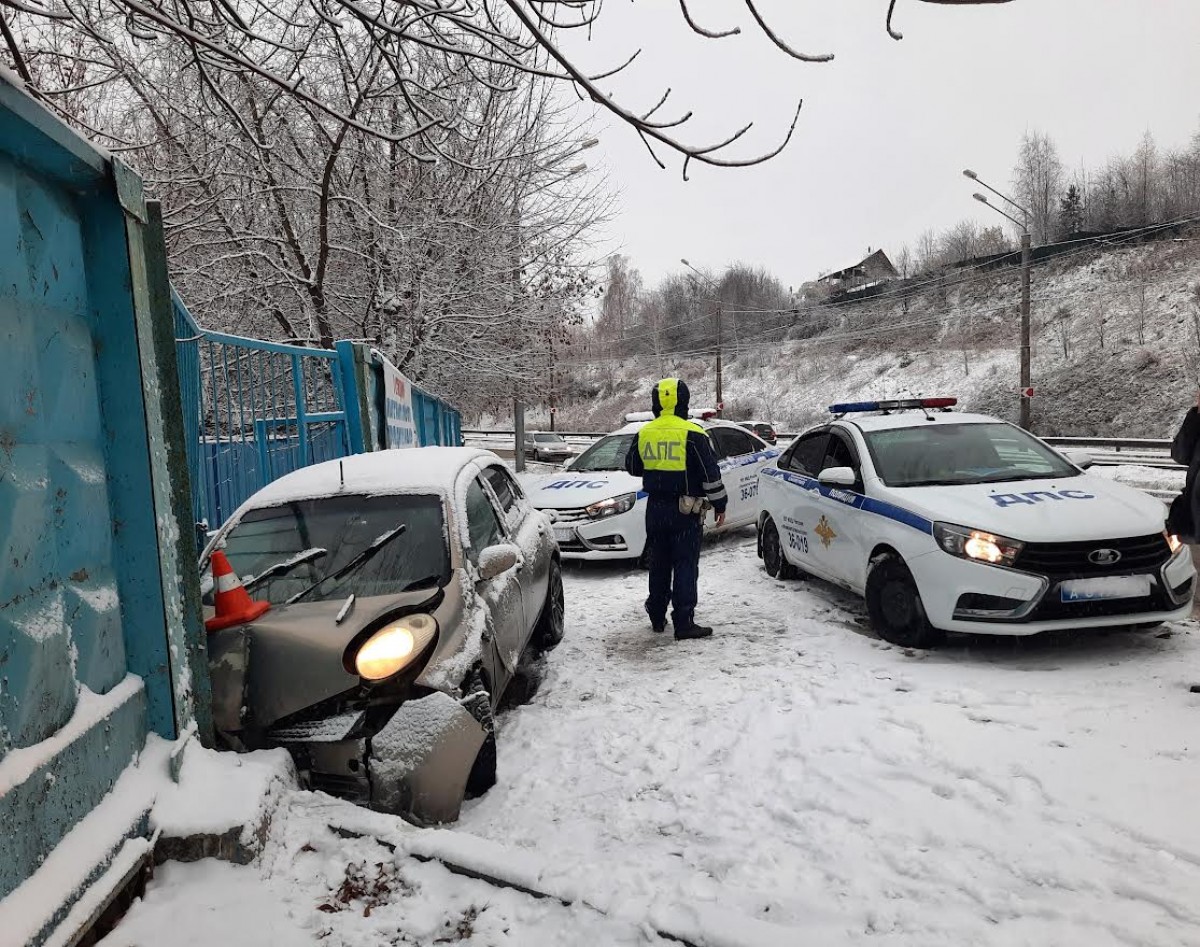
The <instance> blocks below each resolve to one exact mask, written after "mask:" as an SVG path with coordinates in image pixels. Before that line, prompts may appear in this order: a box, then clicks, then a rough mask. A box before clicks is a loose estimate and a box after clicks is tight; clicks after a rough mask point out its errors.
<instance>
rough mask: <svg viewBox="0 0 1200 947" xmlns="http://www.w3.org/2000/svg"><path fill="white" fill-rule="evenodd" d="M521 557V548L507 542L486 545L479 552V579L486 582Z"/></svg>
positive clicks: (504, 570) (502, 572) (501, 573)
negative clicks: (485, 547)
mask: <svg viewBox="0 0 1200 947" xmlns="http://www.w3.org/2000/svg"><path fill="white" fill-rule="evenodd" d="M520 558H521V550H519V549H518V548H517V547H516V546H513V545H510V544H509V543H499V544H497V545H495V546H488V547H487V549H485V550H484V551H483V552H481V553H480V554H479V580H480V581H481V582H487V581H488V580H489V579H494V578H496V576H498V575H503V574H504V573H505V572H507V571H508V570H509V569H511V568H513V567H514V566H515V565H516V564H517V562H518V561H520Z"/></svg>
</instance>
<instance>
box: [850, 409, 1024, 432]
mask: <svg viewBox="0 0 1200 947" xmlns="http://www.w3.org/2000/svg"><path fill="white" fill-rule="evenodd" d="M931 419H932V420H931ZM840 420H841V422H842V423H843V424H852V425H854V426H855V427H857V428H859V430H862V431H894V430H896V429H897V428H904V427H929V426H930V425H931V424H1003V423H1004V422H1003V421H1001V420H1000V419H999V418H993V417H991V416H990V415H987V414H958V413H957V412H954V411H932V412H930V413H929V414H926V413H925V412H924V411H920V410H916V409H911V410H904V411H894V412H892V413H891V414H848V415H846V416H845V417H844V418H841V419H840Z"/></svg>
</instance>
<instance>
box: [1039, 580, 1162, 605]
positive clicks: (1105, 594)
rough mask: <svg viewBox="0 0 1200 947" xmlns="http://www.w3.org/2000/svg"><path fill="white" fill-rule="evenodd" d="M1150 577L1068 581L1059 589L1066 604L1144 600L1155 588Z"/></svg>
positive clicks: (1060, 595)
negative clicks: (1110, 600) (1132, 599)
mask: <svg viewBox="0 0 1200 947" xmlns="http://www.w3.org/2000/svg"><path fill="white" fill-rule="evenodd" d="M1151 583H1152V580H1151V578H1150V576H1148V575H1114V576H1105V577H1103V578H1096V579H1068V580H1067V581H1066V582H1063V583H1062V584H1061V585H1060V586H1059V587H1058V594H1059V597H1060V598H1061V600H1062V601H1064V602H1101V601H1105V600H1106V599H1114V598H1143V597H1144V596H1147V595H1149V594H1150V592H1151V590H1152V588H1153V586H1152V584H1151Z"/></svg>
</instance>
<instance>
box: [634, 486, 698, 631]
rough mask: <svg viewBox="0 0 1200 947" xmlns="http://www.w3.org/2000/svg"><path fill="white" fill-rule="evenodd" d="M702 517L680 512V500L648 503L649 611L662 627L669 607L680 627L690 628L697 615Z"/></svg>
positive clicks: (656, 499)
mask: <svg viewBox="0 0 1200 947" xmlns="http://www.w3.org/2000/svg"><path fill="white" fill-rule="evenodd" d="M702 532H703V528H702V526H701V520H700V517H699V516H694V515H693V516H688V515H686V514H684V513H680V512H679V498H678V497H654V496H652V497H650V499H649V500H648V501H647V502H646V543H647V546H648V550H649V555H648V556H647V559H648V560H649V563H650V596H649V597H648V598H647V599H646V612H647V614H649V616H650V620H651V621H652V622H654V623H655V624H659V625H661V624H663V623H664V622H665V621H666V617H667V605H668V604H669V605H671V606H672V612H671V621H672V623H673V624H674V625H675V627H676V628H677V629H678V628H687V627H690V626H691V624H692V622H693V620H694V618H693V616H694V615H695V612H696V598H697V595H698V592H697V591H696V581H697V579H698V578H699V576H700V537H701V534H702Z"/></svg>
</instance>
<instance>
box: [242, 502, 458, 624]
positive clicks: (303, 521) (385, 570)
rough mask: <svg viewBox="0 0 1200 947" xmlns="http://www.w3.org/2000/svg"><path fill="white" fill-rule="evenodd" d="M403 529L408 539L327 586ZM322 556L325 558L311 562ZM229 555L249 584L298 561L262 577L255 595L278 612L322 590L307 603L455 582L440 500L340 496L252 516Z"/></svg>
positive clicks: (399, 539)
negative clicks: (315, 552)
mask: <svg viewBox="0 0 1200 947" xmlns="http://www.w3.org/2000/svg"><path fill="white" fill-rule="evenodd" d="M401 525H403V526H404V527H405V529H404V530H403V532H401V533H400V534H399V535H396V536H395V537H394V538H392V539H390V540H389V541H388V542H387V543H386V544H385V545H381V546H380V548H379V549H378V550H376V552H375V553H374V554H373V555H371V556H369V557H367V558H365V559H363V561H362V562H361V563H360V564H359V565H358V566H356V567H355V568H353V569H350V570H348V571H347V573H346V575H344V576H342V577H340V578H338V579H332V578H331V579H329V581H325V582H322V580H323V579H325V577H326V576H333V574H334V573H336V572H338V571H339V570H341V569H344V568H345V567H346V566H347V565H348V564H350V563H351V562H352V561H353V560H354V559H355V557H357V556H360V554H362V553H363V552H364V550H366V549H367V548H368V547H369V546H370V545H371V544H372V543H373V542H375V541H376V540H378V539H379V538H380V537H382V536H385V535H387V534H388V533H390V532H392V531H394V530H396V529H397V527H399V526H401ZM318 549H324V550H327V553H326V554H325V555H310V556H307V557H306V556H305V553H307V552H310V551H312V550H318ZM224 551H225V554H226V555H227V556H228V557H229V562H230V564H231V565H232V566H233V569H234V572H236V573H237V574H238V575H239V576H242V577H243V578H246V577H249V576H260V575H263V574H264V573H266V572H269V571H270V570H271V568H272V566H275V565H277V564H278V563H281V562H283V563H287V562H292V561H296V560H300V561H298V562H296V564H295V565H293V566H292V567H291V568H287V569H284V570H281V571H277V572H276V573H274V574H271V575H266V576H264V577H263V579H262V581H261V582H260V583H259V584H258V585H257V587H256V588H255V589H254V593H253V594H254V597H255V598H260V599H265V600H267V601H269V602H271V603H272V604H275V605H282V604H283V603H284V602H286V601H287V600H288V599H289V598H291V597H292V596H294V595H296V594H297V593H299V592H302V591H304V590H305V589H307V588H309V587H311V586H313V585H314V583H318V582H320V583H321V584H320V585H319V586H317V587H316V588H314V589H313V590H312V591H311V592H309V593H308V594H307V595H306V596H305V597H304V599H303V601H306V602H319V601H325V600H332V599H344V598H345V597H346V596H347V595H349V594H350V593H351V592H353V593H354V594H355V595H358V596H364V597H365V596H370V595H394V594H396V593H398V592H403V591H405V590H406V589H410V588H417V587H419V586H421V585H425V584H427V585H429V586H431V587H432V586H433V585H435V584H438V583H441V582H444V581H445V580H446V578H448V577H449V574H450V553H449V549H448V548H447V544H446V529H445V522H444V519H443V516H442V501H441V499H440V498H439V497H435V496H374V497H367V496H337V497H325V498H321V499H316V500H301V501H298V502H295V503H287V504H284V505H283V506H273V507H269V508H267V509H261V510H251V511H250V512H248V513H247V514H246V515H245V516H244V517H242V520H241V522H239V523H238V524H237V526H235V527H234V528H233V529H232V530H230V532H229V534H228V535H227V536H226V537H225V549H224Z"/></svg>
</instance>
